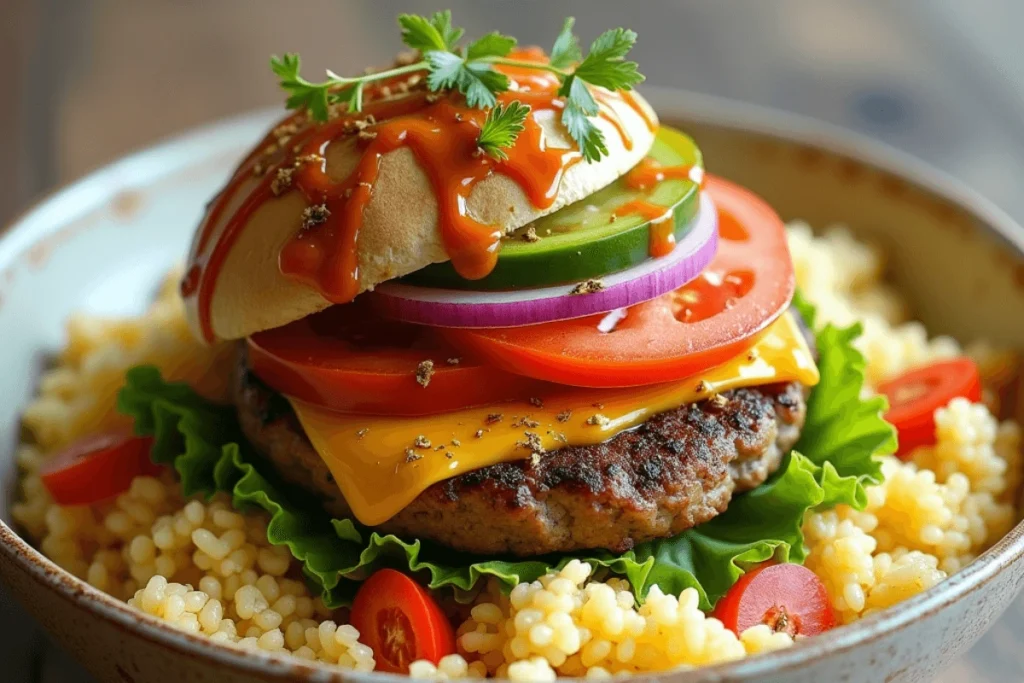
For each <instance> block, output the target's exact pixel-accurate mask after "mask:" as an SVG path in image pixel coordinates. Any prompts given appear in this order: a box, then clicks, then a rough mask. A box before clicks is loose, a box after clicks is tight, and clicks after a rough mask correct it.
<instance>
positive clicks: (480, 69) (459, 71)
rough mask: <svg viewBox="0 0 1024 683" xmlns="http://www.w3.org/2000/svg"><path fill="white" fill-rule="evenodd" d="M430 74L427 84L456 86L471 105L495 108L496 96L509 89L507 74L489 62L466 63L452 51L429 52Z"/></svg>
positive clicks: (435, 86)
mask: <svg viewBox="0 0 1024 683" xmlns="http://www.w3.org/2000/svg"><path fill="white" fill-rule="evenodd" d="M427 63H428V64H429V65H430V73H429V74H428V75H427V85H428V86H429V87H430V89H431V90H434V91H438V90H449V89H453V88H454V89H457V90H458V91H459V92H461V93H462V94H463V95H465V96H466V103H467V104H468V105H469V106H470V107H474V108H479V109H483V108H486V107H493V106H494V104H495V102H497V100H496V99H495V95H496V94H497V93H502V92H505V91H506V90H508V87H509V81H508V76H506V75H505V74H501V73H498V72H497V71H495V70H494V69H493V68H492V67H491V65H490V64H489V63H487V62H467V61H466V60H465V59H464V58H463V57H462V56H460V55H457V54H454V53H452V52H439V51H434V52H429V53H427Z"/></svg>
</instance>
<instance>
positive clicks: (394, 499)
mask: <svg viewBox="0 0 1024 683" xmlns="http://www.w3.org/2000/svg"><path fill="white" fill-rule="evenodd" d="M794 380H795V381H798V382H801V383H802V384H805V385H808V386H811V385H814V384H817V382H818V370H817V367H816V366H815V364H814V358H813V357H812V355H811V352H810V350H809V349H808V348H807V344H806V342H805V341H804V338H803V335H802V334H801V331H800V328H799V327H798V325H797V323H796V322H795V320H794V319H793V317H792V316H791V315H789V314H788V313H787V314H785V315H783V316H782V317H781V318H780V319H779V320H778V321H776V322H775V323H774V324H773V325H772V326H771V327H769V328H768V329H767V330H766V331H765V332H764V333H763V335H762V336H761V338H760V339H759V340H758V341H757V343H756V344H754V346H753V347H751V349H750V350H749V351H748V352H747V353H744V354H742V355H741V356H739V357H737V358H735V359H734V360H732V361H730V362H728V363H724V364H722V365H719V366H717V367H714V368H711V369H709V370H707V371H706V372H703V373H701V374H699V375H695V376H693V377H691V378H689V379H685V380H680V381H678V382H670V383H666V384H658V385H653V386H645V387H630V388H626V389H577V388H560V389H558V390H557V391H556V392H552V393H551V394H550V395H546V396H538V397H537V398H538V399H539V401H534V402H533V403H539V404H540V405H534V404H533V403H527V402H509V403H501V404H495V405H492V406H485V407H482V408H469V409H466V410H460V411H457V412H451V413H444V414H440V415H428V416H424V417H378V416H367V415H352V414H345V413H336V412H332V411H330V410H327V409H324V408H320V407H317V406H314V405H311V404H308V403H303V402H301V401H298V400H296V399H290V400H291V403H292V406H293V407H294V408H295V412H296V414H297V415H298V417H299V420H300V421H301V422H302V426H303V428H304V429H305V430H306V434H307V435H308V436H309V439H310V441H311V442H312V444H313V447H314V448H315V449H316V450H317V452H318V453H319V454H320V456H321V457H322V458H323V459H324V462H325V463H326V464H327V466H328V468H330V470H331V473H332V474H333V475H334V479H335V481H337V482H338V486H339V487H340V488H341V492H342V494H344V496H345V499H346V500H347V501H348V503H349V505H350V506H351V507H352V511H353V513H354V514H355V516H356V517H357V518H358V519H359V521H360V522H362V523H363V524H366V525H370V526H372V525H375V524H381V523H382V522H385V521H387V520H388V519H389V518H391V517H392V516H394V515H395V514H396V513H398V512H399V511H400V510H401V509H402V508H404V507H405V506H406V505H408V504H409V503H411V502H412V501H413V499H414V498H416V496H418V495H419V494H420V493H422V492H423V491H424V490H425V489H427V488H428V487H429V486H431V485H433V484H436V483H437V482H440V481H444V480H445V479H449V478H451V477H454V476H456V475H459V474H463V473H464V472H469V471H472V470H476V469H479V468H481V467H487V466H488V465H493V464H495V463H499V462H505V461H512V460H522V459H526V458H530V457H533V454H534V453H539V452H541V451H542V450H554V449H557V448H560V447H562V446H566V445H571V446H578V445H589V444H596V443H600V442H602V441H607V440H608V439H610V438H611V437H613V436H615V435H616V434H618V433H619V432H621V431H623V430H626V429H630V428H632V427H635V426H637V425H639V424H640V423H642V422H644V421H645V420H647V419H649V418H650V417H652V416H653V415H656V414H658V413H662V412H665V411H668V410H673V409H675V408H678V407H680V406H682V405H686V404H688V403H693V402H695V401H700V400H704V399H706V398H708V397H709V396H711V395H713V394H715V393H718V392H722V391H727V390H729V389H737V388H740V387H748V386H756V385H759V384H769V383H774V382H789V381H794ZM598 406H599V407H598ZM427 442H429V445H427ZM540 457H543V456H542V455H541V456H540Z"/></svg>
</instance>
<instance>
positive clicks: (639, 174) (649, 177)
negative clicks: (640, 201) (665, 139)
mask: <svg viewBox="0 0 1024 683" xmlns="http://www.w3.org/2000/svg"><path fill="white" fill-rule="evenodd" d="M624 180H625V183H626V187H628V188H630V189H633V190H640V191H647V190H649V189H651V188H652V187H654V186H655V185H657V184H658V183H660V182H661V181H663V180H690V181H693V182H695V183H697V185H699V186H700V187H703V186H704V169H703V168H701V167H700V166H693V165H686V164H684V165H682V166H662V165H661V163H659V162H658V161H656V160H654V159H652V158H650V157H644V158H643V159H641V160H640V163H638V164H637V165H636V166H634V167H633V168H632V169H630V170H629V172H628V173H627V174H626V176H625V178H624Z"/></svg>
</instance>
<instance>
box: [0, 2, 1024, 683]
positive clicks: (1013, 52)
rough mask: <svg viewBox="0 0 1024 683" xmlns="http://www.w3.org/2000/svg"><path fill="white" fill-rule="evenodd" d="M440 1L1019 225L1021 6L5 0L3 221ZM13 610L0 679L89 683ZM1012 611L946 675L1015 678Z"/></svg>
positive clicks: (371, 54) (246, 105)
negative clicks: (898, 173) (630, 63)
mask: <svg viewBox="0 0 1024 683" xmlns="http://www.w3.org/2000/svg"><path fill="white" fill-rule="evenodd" d="M443 7H451V9H452V10H453V11H454V13H455V15H456V19H457V22H458V23H459V24H461V25H463V26H465V27H466V28H467V29H468V32H469V34H470V35H478V34H481V33H484V32H486V31H490V30H493V29H499V28H500V29H501V30H502V31H503V32H505V33H510V34H512V35H516V36H518V37H519V38H520V41H521V42H526V43H530V42H536V43H540V44H542V45H549V44H550V43H551V41H552V40H553V38H554V36H555V34H556V33H557V31H558V28H559V26H560V23H561V19H562V17H564V16H566V15H570V14H571V15H575V16H576V17H577V32H578V33H579V34H581V35H582V36H583V38H584V39H585V40H587V41H589V40H590V39H591V38H593V37H594V36H595V35H596V34H597V33H599V32H600V31H602V30H604V29H606V28H609V27H614V26H619V25H621V26H627V27H630V28H633V29H635V30H636V31H637V32H638V33H639V35H640V38H639V42H638V45H637V48H636V49H635V51H634V55H635V57H636V59H637V61H639V62H640V64H641V67H642V70H643V72H644V73H645V74H646V75H647V77H648V81H649V82H650V83H652V84H655V85H659V86H669V87H676V88H686V89H690V90H694V91H699V92H704V93H710V94H714V95H720V96H726V97H731V98H736V99H741V100H747V101H750V102H755V103H758V104H761V105H767V106H772V107H776V108H780V109H786V110H790V111H794V112H798V113H801V114H804V115H808V116H812V117H815V118H818V119H822V120H825V121H829V122H831V123H834V124H838V125H840V126H844V127H847V128H851V129H854V130H857V131H859V132H862V133H866V134H868V135H870V136H872V137H874V138H877V139H879V140H882V141H884V142H887V143H889V144H891V145H894V146H896V147H899V148H902V149H903V150H905V151H907V152H910V153H911V154H914V155H916V156H918V157H920V158H923V159H925V160H926V161H928V162H930V163H931V164H933V165H935V166H937V167H939V168H941V169H943V170H944V171H946V172H947V173H949V174H951V175H953V176H956V177H958V178H960V179H962V180H964V181H965V182H966V183H967V184H968V185H970V186H972V187H973V188H975V189H976V190H978V191H980V192H981V193H982V194H983V195H986V196H987V197H989V198H990V199H992V200H993V201H995V203H996V204H998V205H999V206H1001V207H1002V208H1003V209H1005V210H1006V211H1008V212H1009V213H1010V214H1012V215H1013V216H1014V217H1015V218H1017V220H1018V221H1021V222H1024V192H1022V191H1021V189H1020V186H1021V181H1022V180H1024V47H1022V39H1021V29H1022V27H1024V0H969V1H968V0H536V1H529V0H504V1H499V0H435V1H434V2H426V1H398V0H394V1H392V0H372V1H371V0H367V1H365V2H356V1H346V0H0V64H3V68H0V93H2V95H0V97H2V106H0V159H3V160H4V161H5V163H3V164H0V225H2V224H3V223H5V222H7V221H8V220H9V219H10V218H11V217H12V216H14V215H15V213H16V212H18V211H19V210H21V209H23V208H24V207H25V206H27V205H28V204H29V203H30V202H31V201H32V200H33V199H35V198H37V197H39V196H40V195H42V194H43V193H45V192H46V191H47V190H48V189H51V188H53V187H54V186H57V185H60V184H62V183H66V182H68V181H70V180H73V179H75V178H77V177H79V176H81V175H82V174H84V173H86V172H88V171H89V170H91V169H93V168H96V167H97V166H100V165H102V164H105V163H107V162H109V161H111V160H113V159H115V158H117V157H119V156H121V155H122V154H124V153H126V152H128V151H130V150H133V149H136V148H139V147H141V146H144V145H148V144H150V143H151V142H153V141H155V140H157V139H159V138H162V137H165V136H168V135H171V134H174V133H176V132H179V131H182V130H185V129H187V128H189V127H191V126H195V125H197V124H201V123H204V122H208V121H212V120H214V119H217V118H220V117H223V116H228V115H231V114H235V113H238V112H243V111H246V110H249V109H252V108H256V107H265V106H272V105H278V104H279V103H280V101H281V98H280V96H279V94H278V91H277V89H276V86H275V83H274V79H273V77H272V76H271V74H270V71H269V68H268V66H267V58H268V56H269V55H270V54H271V53H274V52H278V53H280V52H284V51H299V52H301V53H302V56H303V59H304V61H305V64H306V68H307V71H306V73H308V74H316V73H319V72H321V71H322V69H324V68H325V67H328V66H329V67H331V68H333V69H335V70H337V71H339V72H341V73H345V72H351V71H357V70H361V69H362V68H363V66H365V65H367V64H373V63H385V62H388V61H389V60H390V59H391V57H392V56H393V55H394V54H395V52H396V51H397V50H398V49H399V40H398V32H397V30H396V28H395V24H394V17H395V14H396V13H398V12H402V11H414V12H420V13H426V12H430V11H433V10H435V9H439V8H443ZM711 163H712V164H713V160H712V161H711ZM15 614H16V611H15V608H14V607H13V605H11V604H10V603H8V602H7V601H6V600H5V598H4V597H3V596H2V595H0V615H4V616H3V618H0V632H3V633H4V635H5V636H7V635H8V634H10V635H11V636H12V637H13V640H11V641H8V643H7V646H8V648H10V649H9V650H8V651H7V652H0V661H2V662H3V666H4V667H5V670H4V674H2V675H0V678H2V679H3V680H8V681H13V682H15V683H21V682H22V681H30V680H31V681H42V680H46V681H73V682H75V683H78V682H80V681H86V680H88V679H87V678H85V677H84V676H83V675H81V674H80V672H78V671H77V669H76V668H75V666H74V665H73V664H71V663H70V662H69V661H68V660H67V659H66V658H65V657H64V656H63V655H61V653H59V652H56V651H54V650H52V649H51V648H49V647H48V645H47V643H46V640H45V636H42V635H41V634H38V633H35V632H33V631H32V630H31V629H25V628H12V627H10V626H9V625H10V624H12V623H21V622H20V619H17V618H15V619H14V621H11V620H10V618H11V617H13V616H14V615H15ZM1008 618H1009V619H1010V620H1012V622H1010V621H1007V620H1006V619H1004V622H1003V625H1002V627H1001V628H997V629H996V630H995V631H994V632H993V633H991V634H990V635H989V636H987V637H986V639H985V640H983V641H982V643H980V644H979V646H978V647H977V648H975V650H974V651H972V653H971V654H970V655H969V656H968V657H967V658H965V659H964V660H963V662H961V664H959V665H958V666H957V667H956V668H955V669H953V670H951V671H949V672H948V673H947V674H946V675H945V676H944V677H943V678H942V679H941V680H942V681H943V682H944V683H948V682H952V681H963V680H968V679H969V678H970V679H973V680H974V681H975V682H976V683H985V682H986V681H997V680H999V681H1006V680H1022V679H1024V666H1022V664H1021V661H1022V656H1021V653H1020V648H1019V647H1016V645H1015V642H1016V640H1017V639H1016V638H1015V637H1014V635H1013V632H1014V630H1015V629H1014V628H1013V627H1012V625H1011V624H1022V625H1024V607H1021V606H1020V605H1015V606H1012V607H1011V608H1010V614H1009V615H1008ZM1017 630H1019V629H1017ZM9 676H13V677H9Z"/></svg>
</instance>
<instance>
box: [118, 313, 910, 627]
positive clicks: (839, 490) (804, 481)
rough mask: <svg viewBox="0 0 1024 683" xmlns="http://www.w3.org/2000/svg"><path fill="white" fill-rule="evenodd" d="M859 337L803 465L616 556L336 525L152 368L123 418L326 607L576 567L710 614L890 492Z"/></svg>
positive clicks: (831, 389)
mask: <svg viewBox="0 0 1024 683" xmlns="http://www.w3.org/2000/svg"><path fill="white" fill-rule="evenodd" d="M800 305H801V306H803V304H802V303H801V304H800ZM806 309H807V310H806V312H804V311H803V310H801V312H803V313H804V318H805V320H808V321H813V319H814V311H813V308H811V307H809V306H807V307H806ZM858 333H859V331H858V330H857V329H856V328H851V329H848V330H839V329H837V328H834V327H831V326H826V327H825V328H824V329H822V330H821V331H820V332H819V333H818V334H817V346H818V353H819V359H820V360H819V364H820V366H821V370H822V381H821V383H820V384H819V385H818V387H816V388H815V389H814V391H813V392H812V394H811V398H810V400H809V403H808V411H807V426H806V427H805V429H804V435H803V437H802V438H801V440H800V443H799V444H798V451H799V452H796V451H794V452H793V453H790V454H788V455H787V456H786V457H785V459H784V460H783V462H782V465H781V466H780V467H779V470H778V471H777V472H776V473H775V474H774V475H773V476H772V477H771V478H770V479H769V480H768V481H767V482H765V483H764V484H763V485H761V486H759V487H758V488H756V489H754V490H753V491H750V492H747V493H744V494H742V495H738V496H736V497H735V498H734V499H733V500H732V502H731V503H730V504H729V507H728V509H727V510H726V511H725V512H724V513H722V514H721V515H719V516H718V517H716V518H714V519H713V520H711V521H709V522H706V523H705V524H702V525H700V526H698V527H696V528H694V529H690V530H688V531H686V532H684V533H682V534H680V535H678V536H675V537H672V538H668V539H661V540H658V541H652V542H648V543H643V544H640V545H638V546H637V547H636V548H634V549H633V550H631V551H628V552H626V553H623V554H620V555H615V554H612V553H609V552H606V551H591V552H584V553H578V554H576V555H559V556H555V557H539V558H531V559H528V560H519V559H515V558H513V559H507V558H497V559H495V558H487V559H481V558H478V557H473V556H468V555H462V554H459V553H453V552H452V551H450V550H445V549H441V548H438V547H436V546H432V545H430V544H428V543H423V542H421V541H419V540H412V541H410V540H407V539H400V538H398V537H396V536H394V535H386V534H379V533H377V532H374V531H371V530H369V529H366V528H364V527H362V526H360V525H359V524H358V523H356V522H355V521H353V520H350V519H333V520H331V519H328V515H326V514H325V513H324V512H323V510H322V509H321V508H319V506H312V505H310V504H309V502H308V496H306V495H303V492H301V491H295V490H293V489H292V488H291V487H289V486H288V485H287V484H286V483H285V482H283V481H282V480H280V478H279V477H278V476H277V475H276V473H275V471H274V469H273V468H272V467H271V466H269V465H268V463H266V462H264V461H263V460H262V459H261V458H260V457H259V456H258V454H257V453H255V451H254V450H253V449H252V448H251V447H250V446H249V445H248V444H247V442H246V441H245V439H244V438H243V436H242V433H241V430H240V428H239V425H238V422H237V420H236V418H235V416H234V411H233V409H231V408H224V407H221V406H217V405H214V404H212V403H209V402H207V401H205V400H204V399H202V398H201V397H200V396H198V395H197V394H196V393H195V392H194V391H192V389H191V388H189V387H188V386H187V385H184V384H176V383H170V382H165V381H164V380H163V379H162V378H161V376H160V373H159V371H158V370H157V369H156V368H152V367H138V368H134V369H132V370H131V371H129V372H128V375H127V378H126V385H125V387H124V389H122V391H121V393H120V395H119V397H118V407H119V409H120V410H121V411H122V412H124V413H126V414H128V415H130V416H132V417H133V418H134V420H135V429H136V431H137V432H138V433H139V434H145V435H152V436H154V438H155V441H154V450H153V458H154V460H156V461H157V462H162V463H167V464H171V465H173V466H174V468H175V470H176V471H177V472H178V474H179V476H180V479H181V485H182V489H183V491H184V493H185V494H186V495H189V496H191V495H196V494H202V495H206V496H210V495H213V494H214V493H217V492H226V493H229V494H231V496H232V500H233V504H234V505H235V506H236V507H237V508H240V509H247V508H259V509H262V510H264V511H266V512H267V513H268V514H269V515H270V523H269V526H268V529H267V537H268V539H269V541H270V542H271V543H273V544H275V545H286V546H288V548H289V550H290V551H291V553H292V555H293V556H294V557H295V558H296V559H297V560H299V561H300V562H301V563H302V566H303V570H304V572H305V574H306V576H307V577H308V579H309V580H310V582H311V583H312V584H313V585H314V586H316V587H317V589H318V590H319V591H320V592H321V595H322V597H323V599H324V601H325V602H326V603H327V604H328V605H329V606H332V607H336V606H341V605H345V604H348V603H349V602H350V601H351V599H352V597H353V595H354V593H355V590H356V589H357V588H358V586H359V582H360V581H362V580H364V579H365V578H366V577H367V576H369V575H370V574H371V573H372V572H373V571H375V570H377V569H379V568H381V567H385V566H390V567H397V568H402V569H405V570H407V571H412V572H416V573H419V574H420V575H421V576H422V577H423V578H424V581H425V582H426V583H427V584H428V585H429V586H430V587H431V588H451V589H453V590H454V592H455V594H456V596H457V597H459V596H465V595H467V594H469V593H470V592H471V591H472V590H473V589H474V588H475V587H477V586H478V584H479V583H480V580H481V579H483V578H486V577H493V578H495V579H497V580H498V581H499V582H501V583H502V584H503V585H504V586H506V587H508V588H511V587H512V586H514V585H515V584H516V583H519V582H523V581H533V580H535V579H537V578H539V577H541V576H543V575H544V574H545V573H547V572H548V571H551V570H552V569H558V568H560V567H561V566H563V565H565V564H566V563H567V562H569V561H570V560H571V559H574V558H578V559H581V560H584V561H587V562H590V563H592V564H594V565H595V566H597V567H600V568H602V569H603V570H605V571H607V572H610V573H613V574H617V575H620V576H623V577H625V578H626V579H627V580H628V581H629V582H630V584H631V585H632V587H633V589H634V591H635V592H636V594H637V595H638V596H639V597H641V598H642V597H643V596H644V595H646V593H647V591H648V590H650V588H651V587H652V586H654V585H657V586H659V587H660V588H661V589H662V590H664V591H666V592H674V593H678V592H680V591H682V590H683V589H685V588H690V587H692V588H694V589H696V590H697V592H698V593H699V594H700V598H701V605H702V606H703V607H704V608H705V609H709V608H710V607H711V606H712V605H713V604H714V603H715V602H716V601H717V600H718V598H720V597H721V596H722V595H723V594H724V593H725V592H726V591H727V590H728V589H729V587H730V586H732V584H733V583H735V581H736V579H738V578H739V577H740V576H741V575H742V574H743V572H744V571H746V569H747V568H749V567H751V566H753V565H756V564H759V563H761V562H764V561H766V560H768V559H775V560H776V561H779V562H803V560H804V558H805V557H806V547H805V545H804V539H803V534H802V532H801V526H802V523H803V518H804V515H805V514H806V512H807V511H808V510H812V509H815V508H820V507H830V506H834V505H836V504H839V503H846V504H849V505H855V506H857V507H859V508H862V507H863V506H864V504H865V503H866V496H865V492H864V485H865V484H867V483H872V482H877V481H879V480H880V478H881V472H880V469H879V467H878V463H877V462H876V461H875V460H874V458H873V454H874V453H875V452H877V451H885V450H886V449H889V448H893V449H894V448H895V441H894V438H893V434H892V428H891V427H890V426H889V425H888V424H887V423H885V422H884V420H882V419H881V417H880V413H881V411H882V410H884V402H883V403H879V401H878V399H869V400H868V401H863V400H861V399H860V388H861V386H862V385H863V382H864V372H863V371H864V359H863V356H861V355H860V354H859V352H857V351H856V349H854V348H853V346H852V340H853V339H854V338H855V337H856V335H857V334H858Z"/></svg>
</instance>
